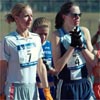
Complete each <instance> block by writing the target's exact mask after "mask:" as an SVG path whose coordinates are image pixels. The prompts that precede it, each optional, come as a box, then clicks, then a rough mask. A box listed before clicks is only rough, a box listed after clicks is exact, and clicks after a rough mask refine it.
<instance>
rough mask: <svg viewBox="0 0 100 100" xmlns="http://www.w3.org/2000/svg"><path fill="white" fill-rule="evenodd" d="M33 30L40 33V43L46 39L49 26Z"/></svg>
mask: <svg viewBox="0 0 100 100" xmlns="http://www.w3.org/2000/svg"><path fill="white" fill-rule="evenodd" d="M35 32H36V33H38V34H39V35H40V38H41V43H42V44H43V43H44V42H45V41H46V39H47V38H48V35H49V27H42V28H37V30H36V31H35Z"/></svg>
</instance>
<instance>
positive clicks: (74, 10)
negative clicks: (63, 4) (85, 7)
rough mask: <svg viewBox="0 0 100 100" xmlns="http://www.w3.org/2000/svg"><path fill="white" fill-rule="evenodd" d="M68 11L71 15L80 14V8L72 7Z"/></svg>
mask: <svg viewBox="0 0 100 100" xmlns="http://www.w3.org/2000/svg"><path fill="white" fill-rule="evenodd" d="M70 11H71V12H73V13H80V8H79V7H78V6H72V7H71V9H70Z"/></svg>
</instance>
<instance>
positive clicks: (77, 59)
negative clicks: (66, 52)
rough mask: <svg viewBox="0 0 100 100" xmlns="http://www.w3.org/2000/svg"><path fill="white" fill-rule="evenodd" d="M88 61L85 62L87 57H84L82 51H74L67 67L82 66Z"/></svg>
mask: <svg viewBox="0 0 100 100" xmlns="http://www.w3.org/2000/svg"><path fill="white" fill-rule="evenodd" d="M85 63H86V62H85V59H84V58H83V56H82V54H81V52H79V51H78V52H74V53H73V55H72V57H71V58H70V60H69V62H68V64H67V67H68V68H71V67H76V66H81V65H84V64H85Z"/></svg>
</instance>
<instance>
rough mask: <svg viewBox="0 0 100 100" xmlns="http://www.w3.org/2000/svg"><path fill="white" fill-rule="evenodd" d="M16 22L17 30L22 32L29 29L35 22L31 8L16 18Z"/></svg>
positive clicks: (27, 8)
mask: <svg viewBox="0 0 100 100" xmlns="http://www.w3.org/2000/svg"><path fill="white" fill-rule="evenodd" d="M15 21H16V24H17V28H20V29H22V30H26V29H29V28H30V27H31V25H32V22H33V15H32V9H31V8H30V7H26V8H25V9H24V10H23V11H22V12H21V13H20V14H19V16H16V17H15Z"/></svg>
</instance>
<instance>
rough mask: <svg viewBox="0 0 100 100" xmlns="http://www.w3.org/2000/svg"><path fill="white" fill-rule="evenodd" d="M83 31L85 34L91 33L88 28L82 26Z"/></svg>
mask: <svg viewBox="0 0 100 100" xmlns="http://www.w3.org/2000/svg"><path fill="white" fill-rule="evenodd" d="M81 29H82V31H83V32H84V33H90V32H89V29H88V28H87V27H84V26H82V27H81Z"/></svg>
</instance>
